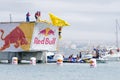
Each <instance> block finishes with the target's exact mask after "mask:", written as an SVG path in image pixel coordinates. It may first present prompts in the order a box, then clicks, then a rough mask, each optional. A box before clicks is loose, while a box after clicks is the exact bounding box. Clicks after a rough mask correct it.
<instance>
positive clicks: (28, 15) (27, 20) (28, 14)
mask: <svg viewBox="0 0 120 80" xmlns="http://www.w3.org/2000/svg"><path fill="white" fill-rule="evenodd" d="M29 17H30V13H29V12H27V14H26V22H30V18H29Z"/></svg>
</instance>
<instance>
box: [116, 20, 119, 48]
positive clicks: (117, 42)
mask: <svg viewBox="0 0 120 80" xmlns="http://www.w3.org/2000/svg"><path fill="white" fill-rule="evenodd" d="M118 26H119V24H118V20H117V19H116V47H117V48H119V40H118Z"/></svg>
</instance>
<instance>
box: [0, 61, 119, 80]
mask: <svg viewBox="0 0 120 80" xmlns="http://www.w3.org/2000/svg"><path fill="white" fill-rule="evenodd" d="M119 73H120V62H109V63H99V64H97V67H96V68H90V66H89V64H88V63H63V65H57V64H56V63H47V64H37V65H35V66H34V65H30V64H19V65H12V64H0V80H119V79H120V76H119Z"/></svg>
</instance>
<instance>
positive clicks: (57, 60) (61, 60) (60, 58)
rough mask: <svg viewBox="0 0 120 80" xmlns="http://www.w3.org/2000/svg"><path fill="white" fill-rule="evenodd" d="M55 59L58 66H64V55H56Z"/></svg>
mask: <svg viewBox="0 0 120 80" xmlns="http://www.w3.org/2000/svg"><path fill="white" fill-rule="evenodd" d="M54 59H55V60H56V63H57V64H62V63H63V55H62V54H56V55H55V56H54Z"/></svg>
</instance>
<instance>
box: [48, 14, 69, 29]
mask: <svg viewBox="0 0 120 80" xmlns="http://www.w3.org/2000/svg"><path fill="white" fill-rule="evenodd" d="M49 16H50V19H51V21H52V24H53V25H54V26H58V27H64V26H69V25H70V24H69V23H68V22H66V21H64V20H62V19H60V18H58V17H57V16H55V15H53V14H52V13H49Z"/></svg>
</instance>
